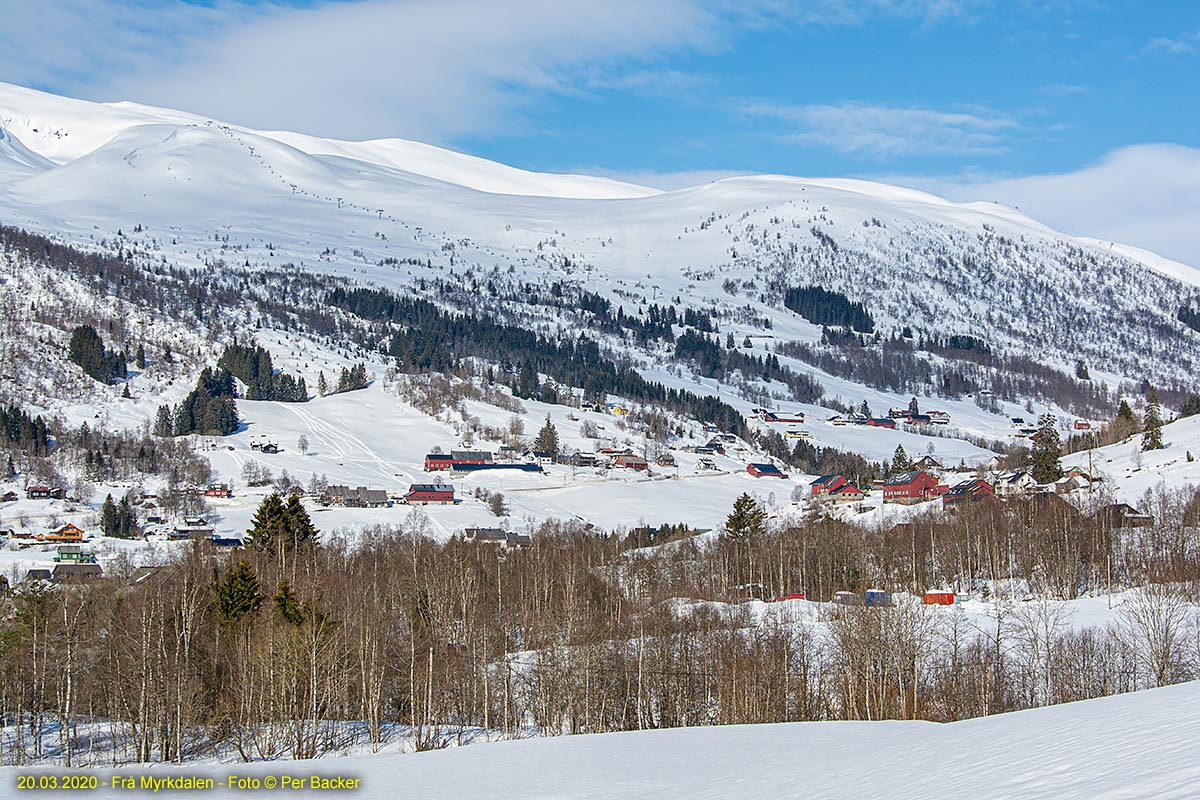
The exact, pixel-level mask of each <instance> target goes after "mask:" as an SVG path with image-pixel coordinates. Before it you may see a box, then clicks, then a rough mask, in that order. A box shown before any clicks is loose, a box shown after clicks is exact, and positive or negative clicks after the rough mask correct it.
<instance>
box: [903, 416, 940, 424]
mask: <svg viewBox="0 0 1200 800" xmlns="http://www.w3.org/2000/svg"><path fill="white" fill-rule="evenodd" d="M904 422H905V424H906V425H932V424H933V417H931V416H929V415H928V414H912V415H911V416H909V418H908V419H907V420H905V421H904Z"/></svg>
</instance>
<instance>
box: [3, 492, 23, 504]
mask: <svg viewBox="0 0 1200 800" xmlns="http://www.w3.org/2000/svg"><path fill="white" fill-rule="evenodd" d="M20 499H21V498H20V497H19V496H18V495H17V493H16V492H5V493H4V496H3V497H0V503H15V502H17V501H18V500H20Z"/></svg>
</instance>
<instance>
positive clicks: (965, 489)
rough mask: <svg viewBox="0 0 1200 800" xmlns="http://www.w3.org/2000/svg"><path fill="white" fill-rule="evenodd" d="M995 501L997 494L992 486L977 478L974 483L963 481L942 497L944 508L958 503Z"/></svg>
mask: <svg viewBox="0 0 1200 800" xmlns="http://www.w3.org/2000/svg"><path fill="white" fill-rule="evenodd" d="M995 499H996V493H995V491H993V489H992V485H991V484H990V483H988V482H987V481H985V480H980V479H978V478H976V479H975V480H973V481H963V482H962V483H956V484H955V485H954V486H952V487H951V488H950V491H948V492H946V493H945V494H944V495H942V508H946V507H947V506H952V505H956V504H958V503H976V502H979V501H981V500H982V501H993V500H995Z"/></svg>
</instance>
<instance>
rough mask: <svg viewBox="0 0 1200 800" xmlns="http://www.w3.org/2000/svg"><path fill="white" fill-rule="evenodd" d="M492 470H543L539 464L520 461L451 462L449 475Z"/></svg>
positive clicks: (454, 475) (455, 476) (458, 475)
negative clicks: (500, 462) (492, 462)
mask: <svg viewBox="0 0 1200 800" xmlns="http://www.w3.org/2000/svg"><path fill="white" fill-rule="evenodd" d="M494 470H508V471H510V472H545V470H543V469H542V466H541V465H540V464H525V463H522V462H520V461H518V462H515V463H512V464H452V465H451V466H450V477H452V478H457V477H460V476H462V475H469V474H471V473H473V472H488V471H494Z"/></svg>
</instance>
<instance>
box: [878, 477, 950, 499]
mask: <svg viewBox="0 0 1200 800" xmlns="http://www.w3.org/2000/svg"><path fill="white" fill-rule="evenodd" d="M945 488H946V487H944V486H940V487H939V485H938V481H937V478H935V477H933V476H932V475H930V474H929V473H928V472H925V471H923V470H919V469H917V470H912V471H910V472H901V473H900V474H898V475H893V476H892V477H890V478H888V479H887V481H886V482H884V484H883V502H885V503H919V502H921V501H922V500H928V499H930V498H931V497H937V496H938V495H939V494H942V493H943V491H944V490H945Z"/></svg>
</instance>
